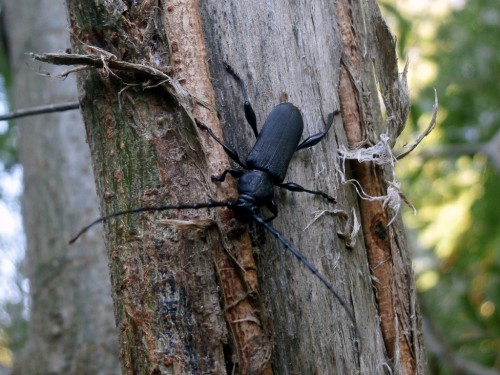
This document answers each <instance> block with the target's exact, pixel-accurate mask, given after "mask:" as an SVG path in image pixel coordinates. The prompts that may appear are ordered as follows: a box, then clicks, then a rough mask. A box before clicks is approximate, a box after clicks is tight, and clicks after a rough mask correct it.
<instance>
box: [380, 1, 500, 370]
mask: <svg viewBox="0 0 500 375" xmlns="http://www.w3.org/2000/svg"><path fill="white" fill-rule="evenodd" d="M394 3H395V2H394V1H392V2H391V4H394ZM441 3H442V2H441ZM448 3H450V4H451V2H448ZM436 4H437V3H436ZM455 4H456V2H455ZM432 6H433V5H431V7H432ZM436 6H438V5H436ZM383 10H384V11H385V14H386V16H387V18H388V19H389V21H390V23H391V27H392V29H393V31H394V32H395V34H396V35H398V42H399V47H398V50H399V51H400V53H401V55H400V57H401V58H402V60H404V59H405V58H406V56H404V55H403V53H404V52H405V51H407V50H410V49H415V48H417V49H419V51H420V53H419V58H420V59H422V60H425V62H424V63H423V64H424V65H425V64H427V65H429V64H430V66H434V67H435V69H436V70H435V74H434V78H433V79H432V80H431V81H430V83H429V82H425V83H424V84H423V85H422V86H425V88H422V89H419V88H417V90H413V88H412V85H411V83H410V89H412V90H413V91H412V95H413V98H412V113H411V116H410V121H409V124H408V128H409V131H410V132H411V131H413V132H414V131H415V129H417V128H420V129H421V128H422V127H423V126H425V125H426V124H427V122H428V121H429V118H430V115H431V112H432V104H433V102H434V88H436V90H437V94H438V98H439V117H438V119H439V120H438V127H437V130H435V131H434V133H433V134H432V135H431V136H430V137H429V139H427V140H426V141H424V143H423V145H421V146H420V150H422V151H421V152H420V153H418V152H416V153H412V154H410V155H409V156H408V157H407V159H408V160H403V161H402V163H401V165H400V166H399V167H398V172H399V176H400V177H401V178H402V179H403V187H404V191H405V193H406V194H407V196H408V197H409V198H410V200H411V201H412V203H414V204H415V206H416V207H417V208H418V210H419V211H418V214H417V216H416V217H410V216H408V217H406V218H405V219H406V222H407V224H408V226H409V227H410V228H412V230H414V231H415V232H416V233H417V237H418V240H419V245H417V246H416V247H417V248H418V249H419V250H418V251H417V252H416V256H415V266H416V269H417V286H418V287H419V291H420V294H421V298H422V301H423V304H424V305H425V314H426V315H427V317H428V318H429V319H430V320H432V321H433V322H434V324H435V325H437V326H438V327H439V330H440V331H441V333H442V337H441V339H443V340H444V341H445V342H446V344H447V345H448V346H449V348H450V349H451V350H452V351H453V352H454V353H455V354H457V355H459V356H460V357H462V358H464V359H466V360H468V361H472V362H476V363H478V364H481V365H483V366H485V367H489V368H494V369H496V370H500V293H499V289H500V219H499V214H500V178H499V176H500V165H498V164H497V165H495V164H494V163H492V159H491V157H490V158H488V157H487V155H486V154H485V152H484V151H485V147H484V145H485V144H486V143H487V142H489V141H491V140H492V139H493V138H494V136H495V135H497V134H498V133H499V132H500V106H499V101H500V7H499V3H498V0H469V1H466V2H465V3H464V4H463V5H462V6H460V7H457V8H456V9H454V10H453V9H451V10H450V12H448V13H447V14H446V16H444V17H443V16H442V14H441V15H440V16H436V17H435V18H434V20H433V22H434V23H435V25H434V26H435V32H434V33H429V31H428V29H426V31H422V28H424V27H427V26H428V23H429V22H430V20H431V18H432V17H431V16H428V15H427V16H426V15H425V14H419V15H414V14H411V13H410V12H411V11H410V12H406V13H405V12H404V11H401V9H400V8H397V9H396V8H395V7H394V6H393V5H383ZM429 11H430V10H429ZM396 13H397V14H398V15H397V16H395V14H396ZM423 24H425V26H422V25H423ZM400 33H401V34H400ZM400 35H401V36H400ZM429 35H431V37H429ZM419 63H421V62H420V61H419V62H417V63H416V65H418V64H419ZM413 67H414V66H412V61H411V59H410V71H411V70H412V68H413ZM417 79H418V77H416V80H417ZM405 136H406V137H409V134H408V133H406V135H405ZM496 157H497V158H500V147H498V146H497V149H496ZM429 363H430V370H431V373H432V374H439V375H445V374H450V375H451V374H455V373H456V372H455V371H456V369H451V368H450V367H449V366H448V364H447V363H445V361H443V358H436V357H433V356H432V354H430V353H429Z"/></svg>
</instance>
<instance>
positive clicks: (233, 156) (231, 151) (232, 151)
mask: <svg viewBox="0 0 500 375" xmlns="http://www.w3.org/2000/svg"><path fill="white" fill-rule="evenodd" d="M195 121H196V125H197V126H198V127H199V128H200V129H202V130H205V131H206V132H207V133H208V134H209V135H210V136H211V137H212V138H213V139H214V140H215V142H217V143H218V144H220V145H221V146H222V148H223V149H224V151H226V154H227V155H228V156H229V157H230V158H231V159H233V160H234V161H235V162H236V163H237V164H238V165H239V166H240V167H242V168H244V169H247V167H246V166H245V164H243V163H242V162H241V160H240V157H239V156H238V153H237V152H236V150H235V149H234V148H232V147H231V146H228V145H226V144H225V143H224V142H222V141H221V140H220V139H219V138H217V136H216V135H215V134H214V132H213V131H212V129H210V128H209V127H208V126H206V125H205V124H204V123H202V122H201V121H198V120H196V119H195Z"/></svg>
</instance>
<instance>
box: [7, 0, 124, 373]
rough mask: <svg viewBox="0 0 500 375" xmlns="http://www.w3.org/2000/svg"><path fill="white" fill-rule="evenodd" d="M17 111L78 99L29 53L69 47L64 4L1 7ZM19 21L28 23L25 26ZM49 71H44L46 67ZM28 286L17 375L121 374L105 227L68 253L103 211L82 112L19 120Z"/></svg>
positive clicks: (69, 84)
mask: <svg viewBox="0 0 500 375" xmlns="http://www.w3.org/2000/svg"><path fill="white" fill-rule="evenodd" d="M3 3H4V5H5V6H6V9H5V10H6V15H5V19H6V20H7V23H8V27H7V28H6V30H8V37H9V42H10V60H11V64H12V65H11V66H12V70H13V76H14V79H13V82H14V87H13V91H14V95H13V96H14V98H13V99H14V100H13V101H14V107H15V108H22V107H32V106H36V105H39V104H52V103H55V102H60V101H67V100H72V99H73V100H74V99H75V97H76V95H77V93H76V90H75V80H74V79H68V80H66V81H64V82H62V81H61V80H50V79H47V77H45V76H44V75H38V74H34V71H36V70H37V69H39V68H40V66H35V64H34V63H32V62H30V61H28V60H27V55H26V54H27V53H28V52H31V51H38V52H41V51H47V50H61V49H64V47H65V46H68V44H69V38H68V36H67V31H66V29H67V22H66V13H65V9H64V6H63V4H59V3H58V2H39V1H23V2H18V1H15V0H13V1H10V0H9V1H4V2H3ZM20 20H22V21H20ZM48 69H49V68H47V67H43V71H47V70H48ZM16 125H17V126H18V129H19V153H20V159H21V162H22V165H23V171H24V181H23V182H24V193H23V198H22V204H23V219H24V228H25V231H26V237H27V249H26V270H27V276H28V277H29V280H30V297H31V302H30V330H29V337H28V341H27V343H26V346H25V348H24V350H23V353H22V355H21V356H20V357H19V358H16V360H15V367H14V373H15V374H93V375H94V374H106V375H110V374H118V373H119V362H118V350H117V336H116V331H115V325H114V319H113V313H112V301H111V298H110V293H109V291H110V282H109V276H108V271H107V266H106V255H105V250H104V243H103V240H102V234H101V232H100V231H99V230H97V231H95V232H94V233H92V234H90V235H89V236H87V237H86V238H85V239H84V240H83V241H81V242H80V243H79V244H78V245H77V246H74V247H72V248H70V247H69V246H68V238H69V237H70V235H71V234H73V232H74V229H75V225H76V223H79V222H81V221H82V220H84V221H85V220H91V218H94V217H95V216H96V215H97V212H98V208H97V203H96V193H95V183H94V179H93V175H92V169H91V163H90V156H89V151H88V146H87V145H86V143H85V132H84V127H83V123H82V120H81V116H80V113H79V112H78V111H72V112H64V113H62V114H49V115H43V116H37V117H30V118H25V119H22V120H18V121H16Z"/></svg>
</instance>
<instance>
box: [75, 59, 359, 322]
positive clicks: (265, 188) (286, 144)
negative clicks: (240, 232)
mask: <svg viewBox="0 0 500 375" xmlns="http://www.w3.org/2000/svg"><path fill="white" fill-rule="evenodd" d="M225 68H226V70H227V71H228V72H229V73H230V74H231V75H232V76H233V78H234V79H235V80H236V81H237V82H238V83H239V85H240V87H241V91H242V93H243V96H244V99H245V102H244V109H245V117H246V119H247V121H248V123H249V124H250V126H251V127H252V130H253V133H254V134H255V136H256V137H257V140H256V142H255V145H254V146H253V148H252V150H251V151H250V153H249V154H248V156H247V158H246V160H245V163H243V162H242V161H241V160H240V158H239V156H238V154H237V152H236V151H235V150H234V149H233V148H232V147H231V146H228V145H226V144H225V143H224V142H222V141H221V140H220V139H218V138H217V137H216V136H215V134H214V133H213V131H212V130H211V129H210V128H209V127H208V126H206V125H205V124H203V123H201V122H200V121H197V120H196V125H197V126H198V127H199V128H200V129H203V130H205V131H206V132H207V133H208V134H209V135H210V136H211V137H212V138H213V139H214V140H215V141H216V142H217V143H219V144H220V145H221V146H222V147H223V149H224V150H225V152H226V153H227V154H228V156H229V157H230V158H231V159H232V160H233V161H235V162H236V163H237V164H238V165H239V166H240V167H241V169H240V168H236V167H231V168H229V169H227V170H225V171H224V172H223V173H222V174H221V175H220V176H212V181H214V182H221V181H224V180H225V178H226V175H227V174H228V173H229V174H230V175H231V176H233V177H235V178H238V194H239V196H238V198H237V199H236V200H235V201H225V202H216V201H209V202H206V203H194V204H177V205H167V206H154V207H141V208H137V209H132V210H126V211H120V212H115V213H113V214H111V215H108V216H104V217H101V218H99V219H97V220H95V221H94V222H92V223H91V224H89V225H87V226H86V227H85V228H83V229H82V230H81V231H80V232H79V233H78V234H77V235H76V236H75V237H74V238H73V239H72V240H71V241H70V243H73V242H75V241H76V240H77V239H78V237H80V236H81V235H82V234H83V233H85V232H86V231H87V230H88V229H89V228H90V227H92V226H93V225H95V224H97V223H100V222H103V221H106V220H109V219H111V218H114V217H117V216H121V215H126V214H131V213H138V212H145V211H164V210H172V209H177V210H182V209H200V208H213V207H227V208H230V209H231V210H233V212H234V216H235V218H236V219H237V220H238V221H240V222H243V223H248V222H250V221H252V220H253V221H255V222H257V223H259V224H261V225H262V226H263V227H264V228H265V229H266V230H268V231H269V232H270V233H271V234H272V235H273V236H274V237H275V238H276V239H278V241H280V242H281V243H282V244H283V245H284V246H285V248H286V249H288V250H289V251H290V252H291V253H292V254H293V255H294V256H295V257H296V258H297V259H298V260H299V261H300V262H301V263H302V264H304V265H305V266H306V267H307V268H308V269H309V270H310V271H311V272H312V273H313V274H314V275H316V277H318V278H319V280H320V281H321V282H322V283H323V284H324V285H325V286H326V287H327V288H328V290H329V291H330V292H331V293H332V294H333V295H334V296H335V298H336V299H337V300H338V301H339V303H340V304H341V305H342V307H343V308H344V309H345V311H346V312H347V314H348V316H349V318H350V319H351V321H352V322H353V323H354V324H355V320H354V315H353V314H352V312H351V311H350V310H349V308H348V307H347V305H346V303H345V302H344V300H343V299H342V297H340V295H339V294H338V293H337V292H336V291H335V289H334V288H333V286H332V285H331V284H330V282H329V281H328V280H327V279H326V278H325V277H324V276H323V275H322V274H321V273H320V272H319V271H318V269H317V268H316V267H315V266H313V265H312V263H310V262H309V261H308V260H307V259H306V258H305V257H304V256H303V255H302V254H301V253H300V252H299V251H298V250H296V249H295V248H294V247H293V246H292V245H291V244H290V242H289V241H288V240H287V239H285V238H284V237H283V235H281V233H279V232H278V231H277V230H276V229H274V228H273V227H272V226H271V225H269V224H268V223H269V222H270V221H271V220H273V219H274V218H275V217H276V216H277V214H278V208H277V206H276V203H275V201H274V186H279V187H282V188H284V189H287V190H290V191H296V192H306V193H311V194H315V195H320V196H322V197H323V198H326V199H327V200H328V201H329V202H332V203H335V199H334V198H332V197H331V196H329V195H328V194H326V193H324V192H322V191H315V190H308V189H305V188H303V187H302V186H300V185H298V184H296V183H293V182H286V183H283V181H284V179H285V175H286V172H287V169H288V165H289V164H290V160H291V158H292V156H293V154H294V153H295V152H296V151H298V150H301V149H304V148H308V147H312V146H314V145H316V144H317V143H318V142H320V141H321V140H322V139H323V138H324V137H325V136H326V134H327V132H328V130H329V129H330V127H331V125H332V123H333V118H334V115H336V114H338V113H339V112H338V111H335V112H333V113H331V114H330V115H329V116H328V123H327V128H326V130H325V131H324V132H320V133H317V134H315V135H312V136H310V137H308V138H307V139H305V140H304V141H303V142H302V143H300V138H301V137H302V132H303V127H304V125H303V120H302V115H301V114H300V111H299V109H298V108H297V107H295V106H294V105H293V104H291V103H281V104H278V105H277V106H276V107H274V109H273V110H272V111H271V113H270V114H269V116H268V117H267V119H266V121H265V123H264V125H263V127H262V130H261V132H260V133H259V132H258V131H257V120H256V116H255V112H254V110H253V109H252V106H251V104H250V101H249V99H248V95H247V90H246V86H245V84H244V82H243V80H242V79H241V78H240V77H239V75H238V74H236V72H235V71H234V70H233V68H231V67H230V66H229V65H227V64H225ZM262 206H265V207H266V208H267V209H268V210H269V211H270V212H271V213H272V216H271V217H270V218H267V219H264V218H263V217H262V216H261V215H260V207H262Z"/></svg>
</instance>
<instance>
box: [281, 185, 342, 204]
mask: <svg viewBox="0 0 500 375" xmlns="http://www.w3.org/2000/svg"><path fill="white" fill-rule="evenodd" d="M277 186H279V187H281V188H284V189H287V190H290V191H298V192H303V193H309V194H315V195H321V196H322V197H323V198H325V199H326V200H328V202H330V203H337V201H336V200H335V198H333V197H331V196H329V195H328V194H326V193H324V192H322V191H319V190H309V189H305V188H303V187H302V186H300V185H299V184H296V183H295V182H285V183H284V184H278V185H277Z"/></svg>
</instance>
